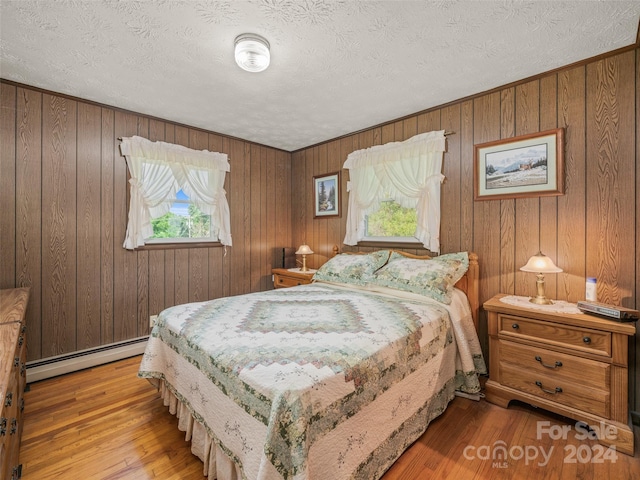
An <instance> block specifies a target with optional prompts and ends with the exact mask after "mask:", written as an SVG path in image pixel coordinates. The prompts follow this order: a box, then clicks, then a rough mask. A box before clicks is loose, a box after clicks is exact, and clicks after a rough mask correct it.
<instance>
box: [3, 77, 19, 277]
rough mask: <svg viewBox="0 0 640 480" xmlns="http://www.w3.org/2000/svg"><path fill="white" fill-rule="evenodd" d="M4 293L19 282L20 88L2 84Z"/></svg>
mask: <svg viewBox="0 0 640 480" xmlns="http://www.w3.org/2000/svg"><path fill="white" fill-rule="evenodd" d="M0 205H2V208H0V225H2V228H0V252H2V255H1V256H0V289H2V288H13V286H14V285H15V281H16V255H15V253H16V87H14V86H13V85H7V84H4V83H2V84H0Z"/></svg>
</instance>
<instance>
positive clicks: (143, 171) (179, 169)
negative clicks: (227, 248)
mask: <svg viewBox="0 0 640 480" xmlns="http://www.w3.org/2000/svg"><path fill="white" fill-rule="evenodd" d="M120 149H121V151H122V154H123V155H124V156H125V157H126V159H127V167H128V168H129V173H130V174H131V180H130V181H129V183H130V184H131V190H130V191H131V201H130V204H129V212H128V222H127V233H126V236H125V241H124V247H125V248H127V249H129V250H133V249H135V248H137V247H140V246H143V245H145V244H146V243H167V242H171V243H173V242H176V241H179V242H196V241H197V242H202V241H205V240H206V241H212V240H219V241H220V243H222V244H223V245H231V231H230V220H229V205H228V203H227V197H226V193H225V191H224V188H223V187H224V179H225V175H226V172H228V171H229V162H228V160H227V155H226V154H222V153H217V152H209V151H207V150H192V149H190V148H186V147H182V146H180V145H173V144H170V143H164V142H150V141H149V140H147V139H145V138H142V137H129V138H123V139H122V143H121V145H120Z"/></svg>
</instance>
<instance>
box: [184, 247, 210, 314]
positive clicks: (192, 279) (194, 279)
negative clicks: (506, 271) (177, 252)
mask: <svg viewBox="0 0 640 480" xmlns="http://www.w3.org/2000/svg"><path fill="white" fill-rule="evenodd" d="M188 252H189V263H188V266H189V301H190V302H202V301H203V300H207V299H208V298H209V249H208V248H191V249H189V250H188Z"/></svg>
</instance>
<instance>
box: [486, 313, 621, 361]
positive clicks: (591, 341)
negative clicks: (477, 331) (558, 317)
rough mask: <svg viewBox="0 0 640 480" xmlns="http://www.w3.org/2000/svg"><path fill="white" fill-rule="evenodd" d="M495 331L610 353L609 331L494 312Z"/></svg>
mask: <svg viewBox="0 0 640 480" xmlns="http://www.w3.org/2000/svg"><path fill="white" fill-rule="evenodd" d="M498 324H499V325H498V335H500V336H501V337H502V336H504V337H516V338H517V337H519V338H523V339H528V340H533V341H539V342H543V343H545V344H549V345H556V346H559V347H565V348H570V349H576V350H582V351H583V352H588V353H594V354H597V355H604V356H606V357H611V333H610V332H605V331H601V330H590V329H587V328H580V327H569V326H565V325H561V324H559V323H552V322H545V321H538V320H531V319H528V318H523V317H517V316H513V315H505V314H498Z"/></svg>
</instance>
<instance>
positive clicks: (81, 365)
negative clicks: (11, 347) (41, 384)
mask: <svg viewBox="0 0 640 480" xmlns="http://www.w3.org/2000/svg"><path fill="white" fill-rule="evenodd" d="M148 338H149V337H148V336H144V337H138V338H132V339H130V340H125V341H122V342H116V343H110V344H108V345H101V346H100V347H95V348H88V349H86V350H80V351H77V352H73V353H68V354H65V355H58V356H55V357H49V358H44V359H42V360H36V361H33V362H27V383H32V382H37V381H38V380H44V379H47V378H51V377H57V376H58V375H63V374H65V373H71V372H77V371H78V370H84V369H85V368H91V367H95V366H98V365H103V364H105V363H109V362H114V361H116V360H122V359H125V358H129V357H134V356H136V355H141V354H142V353H144V349H145V347H146V346H147V339H148Z"/></svg>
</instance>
